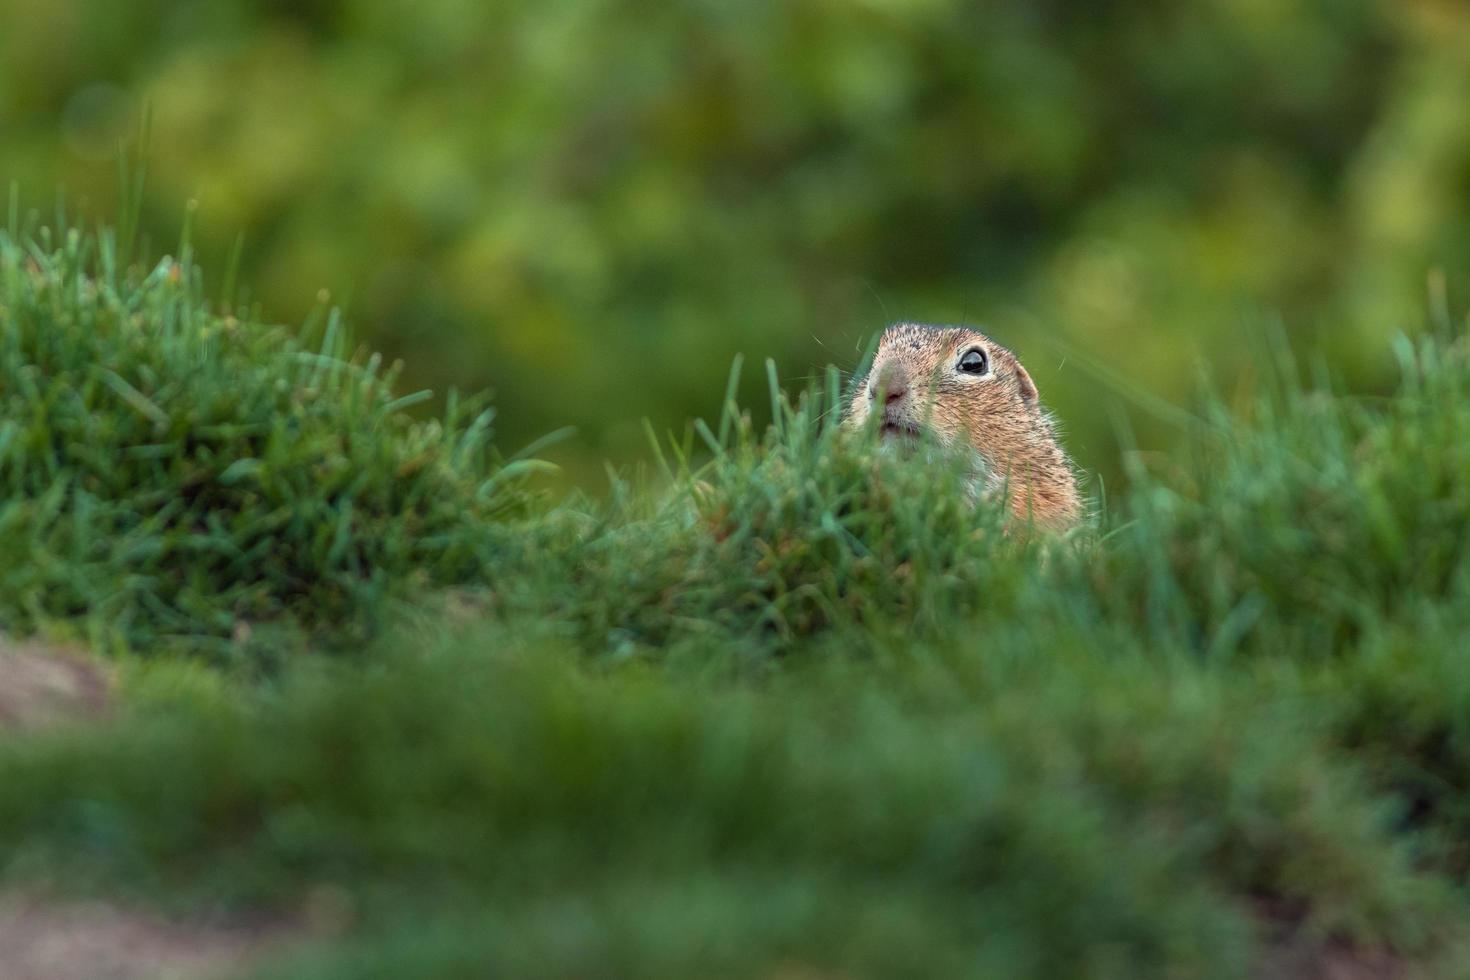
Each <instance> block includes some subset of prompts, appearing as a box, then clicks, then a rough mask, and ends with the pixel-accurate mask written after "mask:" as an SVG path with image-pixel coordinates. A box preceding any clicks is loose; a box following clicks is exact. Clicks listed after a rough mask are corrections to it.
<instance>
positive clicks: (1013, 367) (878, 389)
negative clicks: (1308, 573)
mask: <svg viewBox="0 0 1470 980" xmlns="http://www.w3.org/2000/svg"><path fill="white" fill-rule="evenodd" d="M874 415H877V416H878V419H877V429H878V431H879V432H880V433H881V435H882V438H883V439H884V440H885V441H886V440H890V439H904V438H912V437H914V436H916V435H918V434H919V433H920V432H923V431H927V432H929V433H931V434H932V435H933V436H934V437H935V438H936V439H937V440H938V441H939V442H940V443H941V444H942V445H945V446H950V447H954V446H965V445H968V446H969V447H970V448H971V449H972V450H973V451H974V454H975V462H976V482H975V487H976V493H977V496H981V495H985V494H989V493H1005V494H1006V495H1007V497H1008V500H1009V503H1010V509H1011V512H1012V513H1013V514H1015V515H1016V516H1017V517H1018V518H1020V519H1021V520H1028V521H1034V522H1035V523H1036V524H1037V525H1039V526H1042V527H1046V528H1051V529H1054V530H1065V529H1066V528H1069V527H1072V526H1073V525H1074V524H1076V523H1077V522H1078V521H1079V520H1080V519H1081V517H1082V501H1081V499H1080V497H1079V496H1078V492H1077V476H1076V473H1075V472H1074V471H1073V469H1072V463H1071V461H1070V460H1069V459H1068V458H1067V454H1066V453H1065V452H1063V451H1062V447H1061V446H1060V445H1059V444H1058V443H1057V438H1056V432H1055V431H1054V429H1053V427H1052V423H1051V419H1050V418H1049V417H1048V416H1047V414H1046V412H1045V411H1044V410H1043V409H1042V407H1041V402H1040V400H1039V399H1038V397H1037V394H1036V384H1035V383H1034V382H1033V381H1032V380H1031V375H1029V374H1027V373H1026V369H1025V368H1024V367H1022V366H1021V362H1020V361H1019V360H1017V359H1016V355H1015V354H1012V353H1011V352H1010V351H1009V350H1006V348H1004V347H1002V346H1000V345H999V344H997V343H996V342H995V341H993V340H991V339H990V338H989V337H987V336H985V335H984V334H983V333H980V332H979V331H978V330H970V329H968V328H966V327H948V326H943V327H936V326H927V325H924V324H918V323H897V324H894V325H893V326H891V327H889V328H888V329H887V330H886V331H885V332H884V334H883V339H882V340H881V341H880V342H879V344H878V352H877V354H876V356H875V357H874V359H873V367H872V370H871V371H869V372H868V376H867V378H866V379H865V380H864V381H863V382H862V383H860V384H859V385H858V386H857V390H856V391H855V392H854V394H853V399H852V404H851V405H850V407H849V409H848V414H847V422H848V424H849V425H851V426H853V427H855V428H856V427H861V426H864V425H866V424H867V423H868V420H869V418H870V417H872V416H874Z"/></svg>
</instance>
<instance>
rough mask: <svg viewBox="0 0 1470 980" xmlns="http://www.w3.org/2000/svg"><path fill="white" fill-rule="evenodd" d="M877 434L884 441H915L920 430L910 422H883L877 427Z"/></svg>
mask: <svg viewBox="0 0 1470 980" xmlns="http://www.w3.org/2000/svg"><path fill="white" fill-rule="evenodd" d="M878 434H879V435H880V436H882V437H883V438H884V439H917V438H919V436H920V435H921V430H920V429H919V427H918V426H917V425H915V424H914V423H912V422H894V421H886V420H885V421H884V423H883V424H882V425H880V426H879V427H878Z"/></svg>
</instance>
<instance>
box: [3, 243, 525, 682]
mask: <svg viewBox="0 0 1470 980" xmlns="http://www.w3.org/2000/svg"><path fill="white" fill-rule="evenodd" d="M56 238H58V239H60V240H59V241H55V242H52V240H51V239H52V236H49V235H47V236H42V237H41V238H40V239H39V240H27V239H25V238H24V237H21V236H18V235H17V234H13V233H9V234H8V233H4V232H0V290H3V292H0V317H3V323H4V335H3V338H0V619H3V622H4V623H5V625H6V626H8V627H9V628H11V629H28V628H34V627H37V626H41V625H45V624H50V623H56V622H58V621H67V620H74V621H76V622H77V623H78V624H79V626H80V628H83V629H85V631H86V633H87V636H88V638H89V639H90V640H91V641H92V642H93V643H94V644H95V645H98V646H102V647H121V648H128V649H136V650H142V651H150V652H151V651H158V650H165V649H169V648H175V647H186V648H190V649H209V650H212V651H214V652H215V653H217V654H219V655H223V656H229V655H236V654H241V653H242V652H245V653H251V654H255V655H258V656H269V655H271V653H272V650H271V647H272V646H273V645H280V644H281V643H283V642H289V640H288V637H289V636H290V635H291V634H292V633H296V634H300V633H302V632H305V633H307V634H315V635H314V636H312V637H311V638H312V639H314V640H315V641H316V642H317V643H318V644H327V645H343V644H346V643H350V642H360V641H361V639H362V637H363V636H364V635H365V634H366V632H367V625H368V623H369V621H371V620H372V619H374V611H375V610H377V609H380V608H381V605H382V603H383V602H384V601H385V600H386V599H391V598H393V597H395V596H398V595H400V594H402V593H403V591H404V588H405V587H406V586H408V585H410V584H417V585H419V586H423V585H430V584H453V583H459V582H464V581H471V580H473V581H481V580H484V579H486V578H488V577H492V571H491V569H492V566H493V552H494V549H495V546H494V543H493V541H492V540H491V536H490V533H489V532H490V531H491V530H492V529H493V527H494V525H495V523H496V522H498V521H499V520H501V519H502V518H503V517H504V516H505V515H507V514H508V513H511V512H513V511H516V510H518V509H521V508H522V507H523V505H524V503H525V494H524V493H523V492H522V491H521V490H520V489H519V488H518V486H517V482H516V480H517V472H518V469H517V468H516V467H512V468H501V467H500V466H499V464H498V461H497V459H496V457H495V454H494V451H493V449H492V447H491V444H490V437H491V432H490V422H491V419H492V417H493V414H492V412H491V411H490V410H489V409H488V408H485V407H483V406H481V405H479V404H478V403H476V402H472V401H460V400H457V399H453V398H451V400H450V404H449V406H448V408H447V411H446V412H445V413H444V415H443V416H442V417H439V418H435V419H431V420H427V421H421V420H411V419H410V418H409V417H408V416H407V415H406V414H405V411H404V410H405V409H407V408H409V407H410V406H412V405H414V404H416V403H418V402H420V401H422V400H423V398H424V395H420V394H410V395H406V396H400V395H399V394H398V393H397V392H396V391H395V390H394V385H395V380H396V377H397V374H398V370H399V369H398V368H397V367H396V366H386V365H384V364H382V362H381V359H380V358H378V357H377V356H375V355H374V356H365V355H362V354H351V353H350V352H349V349H348V346H347V341H346V340H345V338H344V334H343V331H342V327H341V324H340V323H339V322H338V319H337V317H336V315H335V314H332V315H331V316H329V317H325V318H320V319H319V321H318V322H316V323H313V324H310V325H308V328H307V329H306V330H305V331H303V332H302V333H301V334H293V333H292V332H290V331H286V330H283V329H281V328H279V327H267V326H263V325H261V324H257V323H249V322H242V321H241V320H239V319H237V318H236V317H235V316H234V315H224V316H218V315H214V314H213V313H211V312H210V309H209V306H208V304H206V303H205V301H204V300H203V299H202V297H201V295H200V290H199V287H198V279H199V274H198V270H197V269H196V268H195V267H194V266H193V265H191V264H190V262H189V259H188V249H187V245H186V246H185V247H184V250H183V253H182V254H183V257H182V258H181V259H179V260H173V259H169V258H165V259H163V260H161V261H159V262H158V263H157V264H156V265H155V266H153V267H152V268H151V269H147V270H145V269H142V268H137V267H134V268H128V269H120V268H119V267H118V262H117V249H116V247H115V245H114V244H113V239H112V237H111V236H110V235H109V236H105V237H103V238H101V239H100V240H98V239H97V238H94V237H92V236H86V235H80V234H78V233H76V232H72V233H68V234H66V235H65V236H56ZM312 338H315V339H314V340H313V339H312ZM425 394H426V393H425ZM523 467H524V464H522V467H521V468H523ZM262 625H264V626H267V627H278V628H277V629H275V630H274V631H273V632H272V634H271V636H270V638H269V641H268V642H257V643H251V642H249V638H250V637H251V636H252V634H253V631H254V629H255V628H256V627H257V626H262ZM286 626H289V627H292V629H290V630H287V629H282V628H279V627H286Z"/></svg>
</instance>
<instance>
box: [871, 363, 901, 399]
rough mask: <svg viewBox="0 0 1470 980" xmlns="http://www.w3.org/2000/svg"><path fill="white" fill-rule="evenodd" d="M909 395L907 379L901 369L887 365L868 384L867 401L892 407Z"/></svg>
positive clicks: (893, 365)
mask: <svg viewBox="0 0 1470 980" xmlns="http://www.w3.org/2000/svg"><path fill="white" fill-rule="evenodd" d="M908 393H909V379H908V378H907V377H906V376H905V374H904V371H903V369H902V368H901V367H899V366H898V365H896V364H887V365H885V366H884V367H883V369H882V370H881V371H879V372H878V373H877V374H876V375H874V377H873V380H872V381H871V382H870V383H869V384H868V401H870V402H881V403H882V404H884V405H892V404H893V403H894V402H898V401H902V400H903V397H904V396H905V395H907V394H908Z"/></svg>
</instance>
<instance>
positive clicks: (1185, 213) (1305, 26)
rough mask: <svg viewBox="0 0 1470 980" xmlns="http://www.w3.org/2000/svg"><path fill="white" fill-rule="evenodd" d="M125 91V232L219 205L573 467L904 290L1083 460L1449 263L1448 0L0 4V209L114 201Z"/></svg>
mask: <svg viewBox="0 0 1470 980" xmlns="http://www.w3.org/2000/svg"><path fill="white" fill-rule="evenodd" d="M145 104H147V105H150V106H151V108H152V112H153V136H152V140H151V146H150V150H149V158H150V173H149V185H148V192H147V197H146V201H145V205H144V217H143V224H144V228H145V230H146V231H147V233H148V234H149V235H150V237H151V239H152V242H153V248H154V250H155V251H163V250H172V248H173V243H174V242H175V241H176V240H177V236H178V233H179V228H180V225H181V224H182V221H183V214H184V208H185V202H186V201H187V200H190V199H194V200H197V201H198V202H199V218H198V223H197V230H196V242H197V244H198V248H199V253H200V258H201V259H202V260H203V261H204V263H205V265H206V268H207V269H208V271H209V275H210V276H211V277H212V281H213V282H215V283H217V282H218V281H219V279H220V278H221V277H222V276H223V270H224V269H225V267H226V265H227V257H228V255H229V254H230V252H231V249H232V248H233V246H234V243H235V240H236V236H237V235H240V236H243V243H244V251H243V264H242V271H241V281H242V282H243V283H245V284H247V285H248V287H249V298H250V300H251V301H252V302H258V303H259V304H260V306H261V309H262V310H263V311H264V313H265V315H266V316H268V317H269V318H271V319H273V320H281V321H286V322H292V321H299V320H300V319H302V318H303V317H304V316H305V315H306V313H307V312H308V311H309V310H310V308H311V307H312V306H313V304H314V303H316V302H317V296H318V294H319V291H320V290H321V289H322V288H324V287H325V288H327V289H329V290H330V291H331V295H332V299H333V301H334V302H340V303H343V304H345V306H346V308H347V311H348V314H349V317H350V318H351V320H352V322H353V323H354V325H355V328H356V332H357V336H358V337H359V338H360V339H361V340H362V341H363V342H364V343H367V344H371V345H373V346H376V347H379V348H381V349H384V350H386V351H387V352H389V353H390V354H393V355H396V356H400V357H403V358H405V359H406V360H407V362H408V366H409V372H408V376H409V379H410V381H411V382H412V383H414V384H417V385H423V386H429V387H433V388H434V389H436V390H437V391H442V390H443V389H444V388H445V387H446V386H448V385H450V384H454V385H458V386H461V387H463V388H479V387H482V386H490V387H492V388H493V389H494V390H495V391H496V394H497V400H498V403H499V405H500V409H501V420H500V432H501V441H502V445H503V447H504V448H506V449H508V450H514V449H515V448H517V446H519V445H522V444H524V443H526V442H528V441H529V440H531V439H533V438H535V437H536V436H538V435H540V434H543V433H545V432H547V431H549V430H552V429H554V428H557V427H559V426H562V425H567V424H573V425H576V426H577V427H578V430H579V432H578V435H577V436H576V438H575V439H574V440H573V441H571V442H569V443H566V444H563V445H562V446H560V447H559V448H558V449H557V450H556V452H555V453H554V456H555V458H557V459H558V461H560V462H562V463H563V464H565V465H567V467H568V469H569V472H570V475H571V477H572V479H574V480H576V481H578V482H581V483H583V484H585V485H588V486H591V487H596V486H597V485H598V483H599V482H600V479H601V477H600V474H601V470H602V464H603V461H604V460H612V461H614V462H618V463H621V462H626V461H629V460H634V459H639V458H643V457H644V456H645V455H646V449H645V447H644V444H643V438H642V436H641V434H640V433H641V430H640V419H642V418H643V417H648V418H649V419H651V420H652V421H653V422H654V424H655V426H657V427H658V428H660V429H679V428H681V427H682V426H683V425H684V424H685V422H686V420H687V419H688V418H689V417H690V416H694V415H711V414H714V413H716V412H717V411H718V408H719V405H718V403H719V400H720V392H721V390H722V388H723V380H724V376H725V374H726V372H727V370H728V367H729V363H730V360H731V358H732V357H733V356H734V355H735V354H736V353H737V352H743V353H744V354H745V355H747V357H748V358H750V359H753V360H754V361H755V362H757V363H758V362H759V360H760V359H763V358H765V357H772V358H774V359H775V360H776V361H777V363H778V365H779V366H780V370H781V372H782V376H783V377H784V378H786V379H788V380H789V381H790V382H791V383H793V384H796V383H799V382H800V380H801V379H803V378H807V377H810V376H812V375H814V374H816V373H817V372H818V371H819V370H820V368H821V367H822V366H823V365H825V364H826V363H829V362H831V363H837V364H839V365H842V366H844V367H849V368H850V367H852V366H853V365H854V364H855V362H856V361H857V359H858V357H859V354H860V350H861V348H862V346H863V344H864V343H865V341H866V340H867V339H868V338H869V337H870V336H871V335H872V334H873V333H874V331H876V330H877V329H879V328H880V327H881V326H882V325H883V324H884V323H885V322H887V321H890V320H894V319H900V318H902V319H922V320H930V321H966V322H972V323H978V324H981V325H983V326H985V327H986V328H988V329H990V330H991V332H992V333H994V334H995V335H996V336H997V337H998V338H999V339H1001V340H1002V341H1004V342H1006V343H1008V344H1010V345H1012V346H1013V347H1016V348H1017V349H1018V350H1019V351H1020V352H1021V353H1022V356H1023V358H1024V359H1025V360H1026V361H1027V363H1028V365H1029V366H1030V367H1031V369H1032V372H1033V374H1034V375H1035V376H1036V378H1037V380H1038V383H1039V384H1040V385H1041V388H1042V392H1043V396H1044V398H1045V399H1046V400H1047V401H1048V402H1049V403H1050V404H1051V406H1052V407H1053V408H1054V409H1055V411H1056V412H1057V414H1058V415H1059V416H1060V417H1061V419H1062V421H1063V423H1064V425H1065V427H1066V429H1067V431H1068V432H1069V445H1070V447H1071V448H1072V450H1073V451H1074V453H1075V455H1076V456H1077V457H1078V459H1079V461H1080V462H1081V463H1083V465H1085V466H1087V467H1088V468H1090V469H1094V470H1098V471H1100V472H1101V473H1102V474H1103V475H1104V476H1105V478H1112V477H1115V476H1116V474H1117V465H1118V438H1119V432H1120V429H1119V427H1118V425H1117V415H1118V411H1119V410H1121V409H1124V408H1127V407H1128V400H1127V398H1126V397H1125V396H1124V391H1125V390H1126V389H1127V388H1133V389H1136V390H1138V391H1140V392H1148V393H1156V394H1160V395H1163V396H1165V397H1167V398H1169V399H1171V400H1173V401H1175V402H1180V403H1183V402H1187V400H1188V398H1189V395H1190V392H1191V390H1192V389H1193V387H1194V385H1195V383H1196V379H1197V377H1198V370H1199V365H1200V364H1201V363H1204V364H1206V365H1208V366H1209V368H1210V370H1211V371H1212V372H1213V373H1214V374H1215V375H1216V376H1217V377H1219V378H1221V379H1224V380H1225V381H1226V382H1227V383H1228V384H1229V385H1234V384H1237V383H1244V382H1242V380H1241V379H1249V378H1250V377H1252V376H1254V374H1255V372H1253V371H1252V369H1251V365H1250V364H1249V361H1250V360H1251V358H1252V357H1254V356H1256V355H1255V353H1253V352H1255V351H1256V350H1257V349H1258V347H1257V346H1256V345H1255V344H1253V343H1252V342H1251V341H1250V340H1249V336H1250V335H1251V334H1252V333H1253V332H1258V331H1259V329H1260V327H1261V325H1262V324H1269V323H1272V322H1274V321H1275V320H1276V318H1278V317H1279V318H1280V321H1281V322H1284V323H1285V324H1286V325H1287V329H1288V331H1289V333H1290V335H1291V337H1292V338H1293V342H1294V343H1295V344H1296V346H1298V347H1299V348H1300V349H1303V350H1311V351H1316V352H1321V354H1322V355H1324V356H1325V357H1326V359H1327V360H1328V361H1329V362H1330V363H1332V364H1333V365H1334V366H1335V367H1337V368H1338V369H1339V370H1341V371H1342V372H1343V373H1345V374H1346V375H1348V376H1349V377H1351V378H1352V379H1353V380H1354V381H1355V382H1357V383H1360V384H1364V385H1368V386H1372V385H1374V384H1378V383H1382V382H1386V381H1387V380H1388V379H1389V378H1390V377H1391V376H1392V375H1393V373H1394V371H1393V367H1392V361H1391V356H1390V354H1389V348H1388V344H1387V343H1386V341H1387V339H1388V338H1389V337H1391V336H1392V334H1393V332H1394V331H1395V330H1398V329H1403V328H1406V327H1413V326H1415V325H1416V324H1417V322H1418V320H1419V319H1420V318H1421V312H1420V311H1422V310H1423V309H1424V305H1425V295H1426V293H1425V282H1426V275H1427V274H1428V273H1429V272H1430V270H1432V269H1436V268H1439V269H1443V270H1444V272H1445V274H1446V276H1447V279H1448V283H1449V294H1450V296H1451V297H1452V299H1455V300H1459V301H1460V302H1461V303H1463V301H1464V297H1465V295H1467V290H1466V286H1467V282H1466V270H1467V269H1470V5H1467V4H1466V3H1465V2H1464V0H1384V2H1371V0H1194V2H1183V3H1180V2H1171V0H1107V2H1104V0H1098V2H1094V3H1086V4H1083V3H1077V2H1075V0H990V2H973V0H967V2H960V0H846V2H837V0H786V2H781V3H767V2H750V3H732V2H729V0H702V2H700V0H685V2H670V3H651V2H648V3H639V2H632V0H535V2H516V0H508V2H469V0H418V2H412V3H410V2H403V0H399V2H392V0H337V2H333V0H303V2H288V0H276V2H262V3H255V4H251V3H246V2H243V0H218V2H206V3H196V2H188V3H185V2H164V0H129V2H127V3H118V2H116V0H52V2H48V3H44V4H42V3H37V2H35V0H0V179H5V180H14V181H16V182H18V184H19V186H20V189H21V196H22V200H23V201H24V203H25V204H26V205H28V206H34V207H37V208H40V209H42V210H43V211H45V212H46V213H49V210H50V207H51V202H52V201H53V199H54V197H55V194H56V189H57V188H58V187H59V186H60V187H64V188H65V192H66V199H67V202H68V207H69V208H70V209H71V210H72V211H73V212H76V211H80V212H81V213H82V214H83V215H84V216H86V217H87V218H88V219H89V220H108V221H110V220H112V219H113V218H114V217H115V214H116V206H117V205H116V201H117V178H116V171H115V167H114V165H113V159H114V155H115V152H116V146H117V145H118V143H119V141H121V140H129V139H132V138H133V137H134V135H135V133H136V131H137V128H138V117H139V115H140V111H141V107H142V106H143V105H145ZM1091 362H1096V364H1100V365H1103V366H1104V367H1105V368H1106V369H1107V370H1108V371H1111V372H1113V373H1114V374H1115V375H1116V378H1115V380H1114V381H1112V382H1107V383H1105V382H1103V381H1102V380H1100V376H1099V372H1098V371H1097V370H1096V369H1095V368H1089V367H1086V366H1085V365H1087V364H1089V363H1091ZM760 373H761V372H759V371H748V372H747V375H748V379H747V380H748V382H749V384H748V387H747V398H749V399H750V401H751V402H752V403H753V404H759V403H760V402H761V401H762V400H761V399H758V398H756V397H755V395H756V393H757V391H758V387H759V385H761V384H763V382H762V381H761V379H760V378H759V375H760ZM1131 415H1132V419H1131V421H1132V425H1133V426H1134V428H1135V431H1136V432H1137V435H1138V438H1139V441H1140V444H1141V445H1142V446H1143V448H1145V449H1148V448H1163V447H1165V446H1167V445H1168V443H1169V440H1170V439H1171V438H1173V437H1174V436H1173V434H1172V433H1171V432H1170V430H1169V429H1168V428H1167V427H1166V426H1165V425H1164V424H1163V423H1162V422H1161V421H1159V420H1158V419H1157V418H1156V417H1155V416H1153V415H1151V414H1150V413H1148V412H1146V411H1138V410H1136V409H1135V410H1132V412H1131Z"/></svg>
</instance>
